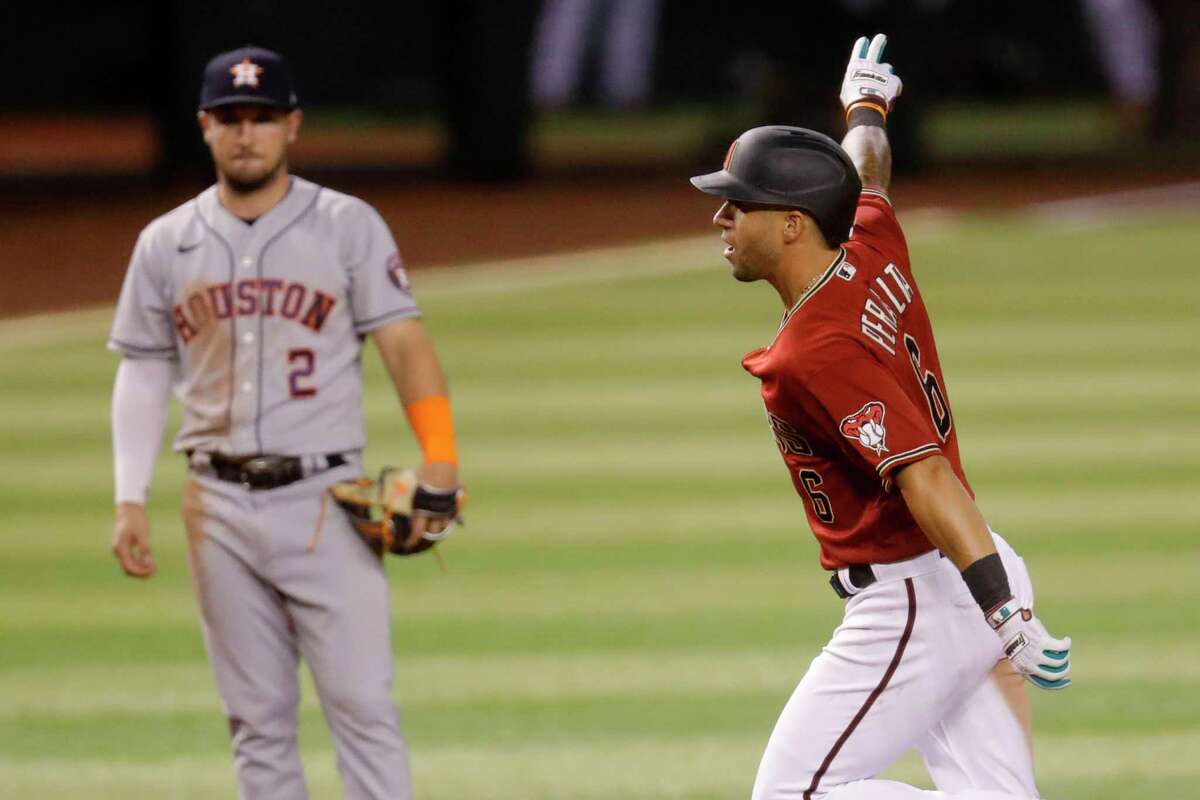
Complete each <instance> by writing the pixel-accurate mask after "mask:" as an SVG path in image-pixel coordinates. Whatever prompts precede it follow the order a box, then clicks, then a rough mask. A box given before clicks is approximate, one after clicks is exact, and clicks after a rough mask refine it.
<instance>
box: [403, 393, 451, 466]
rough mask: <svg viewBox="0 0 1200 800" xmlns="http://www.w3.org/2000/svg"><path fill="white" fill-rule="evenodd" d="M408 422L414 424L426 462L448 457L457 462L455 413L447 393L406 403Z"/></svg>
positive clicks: (446, 459)
mask: <svg viewBox="0 0 1200 800" xmlns="http://www.w3.org/2000/svg"><path fill="white" fill-rule="evenodd" d="M404 413H405V415H406V416H407V417H408V424H409V425H411V426H412V429H413V433H415V434H416V435H417V441H418V442H420V443H421V452H422V453H424V455H425V463H427V464H428V463H429V462H430V461H448V462H450V463H451V464H457V463H458V451H457V450H455V447H454V416H453V415H452V414H451V413H450V398H449V397H446V395H444V394H438V395H433V396H432V397H423V398H421V399H420V400H416V401H414V402H412V403H409V404H408V405H407V406H405V407H404Z"/></svg>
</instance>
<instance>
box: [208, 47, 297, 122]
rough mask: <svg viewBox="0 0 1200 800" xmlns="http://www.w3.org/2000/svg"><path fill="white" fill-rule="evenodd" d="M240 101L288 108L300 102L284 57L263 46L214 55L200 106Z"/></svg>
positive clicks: (209, 66) (209, 106) (210, 62)
mask: <svg viewBox="0 0 1200 800" xmlns="http://www.w3.org/2000/svg"><path fill="white" fill-rule="evenodd" d="M236 103H253V104H257V105H265V106H275V107H277V108H288V109H291V108H296V107H297V106H298V105H300V100H299V98H297V97H296V87H295V84H294V83H293V82H292V71H291V70H290V69H289V68H288V64H287V61H286V60H285V59H284V57H283V56H281V55H279V53H276V52H274V51H272V50H267V49H265V48H262V47H242V48H239V49H237V50H231V51H229V52H228V53H221V54H220V55H218V56H214V57H213V59H212V60H211V61H209V62H208V66H206V67H205V68H204V82H203V83H202V84H201V85H200V110H201V111H206V110H208V109H210V108H216V107H218V106H228V105H234V104H236Z"/></svg>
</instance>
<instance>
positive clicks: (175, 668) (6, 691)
mask: <svg viewBox="0 0 1200 800" xmlns="http://www.w3.org/2000/svg"><path fill="white" fill-rule="evenodd" d="M809 645H810V643H809V642H797V644H796V646H795V647H793V648H788V649H786V650H781V651H771V650H766V649H758V650H754V651H750V652H729V651H727V650H698V651H690V650H689V651H681V652H676V653H658V654H653V655H644V654H639V653H593V654H564V653H544V654H528V653H517V654H509V655H497V656H490V657H488V658H486V659H485V658H478V657H467V656H463V657H457V658H450V657H430V656H406V655H405V654H404V653H403V652H399V653H398V654H397V656H398V657H397V662H396V684H397V686H398V687H400V688H399V689H398V691H397V698H398V700H400V701H401V702H403V704H404V707H405V708H417V707H431V708H437V707H442V706H461V705H464V704H468V705H469V704H472V703H474V702H476V701H480V702H488V701H490V700H492V699H493V698H496V697H503V698H507V699H508V700H509V701H510V702H522V701H525V700H530V701H537V702H543V703H544V702H555V701H558V700H560V699H579V698H589V697H602V698H603V697H609V696H619V695H630V696H647V697H654V696H656V695H658V694H660V693H665V694H671V693H684V694H687V693H696V692H712V693H714V694H715V693H719V692H729V691H745V690H754V691H765V692H767V693H772V692H779V691H784V692H789V691H790V690H791V689H792V687H793V686H794V684H795V683H796V682H797V681H798V680H799V678H800V676H801V675H802V674H803V672H804V670H805V668H806V667H807V665H808V662H809V660H810V659H811V657H812V651H811V650H810V649H809ZM1148 652H1153V653H1154V656H1155V657H1154V659H1153V660H1147V659H1145V654H1146V653H1148ZM1197 661H1200V643H1198V642H1194V641H1192V642H1188V641H1171V642H1163V641H1161V640H1153V639H1146V640H1141V641H1139V640H1136V639H1134V640H1125V639H1114V638H1109V639H1104V638H1093V639H1091V640H1089V641H1088V642H1087V648H1086V657H1084V658H1083V659H1082V660H1080V661H1079V663H1078V664H1077V667H1076V680H1078V681H1080V682H1082V683H1083V684H1086V685H1088V686H1091V687H1093V689H1092V691H1089V692H1082V693H1072V694H1071V695H1061V696H1058V697H1055V698H1054V699H1053V701H1049V700H1047V701H1046V702H1044V703H1042V711H1043V713H1044V714H1046V715H1048V716H1050V717H1063V718H1065V719H1068V720H1069V719H1071V714H1070V713H1068V709H1066V708H1064V707H1063V705H1060V704H1065V705H1067V706H1070V705H1074V704H1073V703H1072V702H1071V701H1072V700H1073V699H1075V697H1076V696H1078V695H1088V696H1089V699H1090V698H1094V697H1097V696H1098V693H1096V692H1095V691H1094V687H1095V686H1097V684H1100V685H1105V684H1114V683H1139V684H1140V683H1144V684H1146V685H1148V686H1149V685H1157V686H1164V687H1175V688H1178V689H1179V691H1180V693H1181V695H1184V696H1187V695H1190V694H1192V693H1194V692H1195V691H1196V689H1197V687H1198V686H1200V677H1198V676H1196V675H1195V674H1194V672H1193V670H1192V668H1191V665H1192V664H1194V663H1196V662H1197ZM428 675H437V676H438V680H437V681H436V682H431V683H427V684H422V682H421V680H422V677H423V676H428ZM530 676H537V679H536V680H530ZM6 677H7V679H6V682H5V684H4V685H3V686H0V720H8V721H14V722H19V721H20V720H21V719H24V718H26V717H29V716H41V717H46V718H50V717H60V718H61V717H68V718H69V717H74V716H89V717H95V716H104V715H108V714H129V713H131V710H134V709H136V715H138V716H141V715H145V716H162V715H170V714H173V713H175V712H178V711H190V712H200V713H209V714H213V715H217V714H219V701H218V698H217V694H216V690H215V689H214V687H213V686H212V682H211V680H210V672H209V669H208V668H207V667H206V666H205V665H203V664H198V663H187V664H165V665H133V666H126V667H120V668H117V667H62V668H58V669H54V670H43V669H14V670H9V671H8V672H7V676H6ZM303 677H304V681H303V683H304V687H303V690H302V696H303V700H302V707H303V708H305V709H309V710H311V709H316V708H317V700H316V694H315V691H314V689H313V685H312V681H311V679H309V676H308V674H307V672H305V673H304V674H303ZM416 686H420V687H421V689H420V691H413V690H412V689H411V688H408V687H416Z"/></svg>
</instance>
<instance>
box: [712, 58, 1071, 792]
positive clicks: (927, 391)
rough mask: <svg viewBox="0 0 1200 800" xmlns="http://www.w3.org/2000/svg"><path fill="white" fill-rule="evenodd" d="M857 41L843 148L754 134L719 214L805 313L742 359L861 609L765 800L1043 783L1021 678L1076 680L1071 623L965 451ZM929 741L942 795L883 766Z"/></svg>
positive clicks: (874, 83)
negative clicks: (982, 506) (1008, 536)
mask: <svg viewBox="0 0 1200 800" xmlns="http://www.w3.org/2000/svg"><path fill="white" fill-rule="evenodd" d="M885 43H886V38H885V37H884V36H882V35H879V36H876V37H875V38H874V40H872V41H871V42H868V41H867V39H866V38H865V37H864V38H861V39H859V40H858V41H857V42H856V43H855V45H854V50H853V51H852V54H851V59H850V63H849V66H848V67H847V70H846V77H845V80H844V82H843V85H842V92H841V99H842V103H843V106H844V107H845V108H846V112H847V126H848V128H849V130H848V132H847V134H846V137H845V139H844V140H843V142H842V145H841V146H839V145H838V144H837V143H836V142H834V141H833V140H832V139H829V138H828V137H825V136H823V135H821V134H819V133H816V132H814V131H808V130H804V129H802V128H791V127H785V126H768V127H762V128H755V129H753V130H750V131H747V132H746V133H744V134H742V136H740V137H739V138H738V140H737V141H735V142H734V143H733V145H732V146H731V147H730V149H729V153H728V155H727V156H726V159H725V165H724V169H722V170H721V171H719V172H715V173H712V174H709V175H702V176H699V177H696V178H693V179H692V182H693V183H694V184H695V185H696V186H697V187H698V188H700V189H701V190H703V191H705V192H708V193H710V194H714V195H717V196H719V197H721V198H723V199H724V201H725V202H724V204H723V205H722V206H721V208H720V210H719V211H718V212H717V214H716V217H715V218H714V220H713V221H714V223H715V224H716V226H717V227H718V228H719V229H720V230H721V239H722V240H723V241H724V242H725V243H726V245H727V247H726V250H725V257H726V259H727V260H728V261H729V263H730V264H731V266H732V272H733V276H734V277H735V278H736V279H737V280H739V281H757V280H766V281H768V282H770V283H771V285H772V286H774V287H775V289H776V290H777V291H778V293H779V296H780V298H781V299H782V300H783V304H784V307H785V308H786V309H787V311H786V313H785V314H784V316H783V320H782V322H781V323H780V326H779V332H778V334H777V335H776V337H775V340H774V341H773V342H771V344H770V345H768V346H767V347H763V348H759V349H757V350H755V351H753V352H751V353H749V354H748V355H747V356H746V357H745V359H744V360H743V362H742V363H743V366H744V367H745V368H746V370H747V371H748V372H750V374H752V375H754V376H755V377H756V378H758V379H759V380H760V381H761V382H762V397H763V402H764V404H765V406H766V411H767V418H768V421H769V423H770V425H771V429H772V432H773V433H774V436H775V441H776V443H777V445H778V446H779V450H780V452H781V454H782V455H783V459H784V463H785V464H786V465H787V468H788V472H789V474H790V475H791V478H792V481H793V483H794V484H795V487H796V491H797V493H798V494H799V495H800V497H801V498H802V499H803V502H804V506H805V511H806V513H807V515H808V521H809V525H810V526H811V528H812V531H813V533H814V534H815V535H816V537H817V540H818V542H819V543H820V551H821V555H820V558H821V565H822V566H823V567H825V568H826V569H828V570H830V571H831V572H832V573H833V574H832V575H831V584H832V585H833V588H834V591H835V592H836V593H837V594H838V596H839V597H842V598H844V599H846V601H847V602H846V610H845V618H844V620H843V623H842V625H841V626H839V627H838V628H837V630H835V631H834V634H833V637H832V639H831V640H830V642H829V644H828V645H826V646H825V648H824V649H823V650H822V651H821V653H820V654H819V655H818V656H817V657H816V658H815V659H814V660H813V662H812V664H811V666H810V668H809V670H808V672H807V673H806V674H805V676H804V678H803V679H802V680H801V681H800V684H799V685H798V686H797V687H796V690H795V692H794V693H793V695H792V697H791V699H790V700H789V701H788V703H787V705H786V706H785V708H784V710H783V712H782V714H781V715H780V718H779V721H778V723H777V724H776V727H775V730H774V732H773V733H772V735H771V738H770V741H769V743H768V744H767V748H766V752H765V753H764V755H763V759H762V763H761V764H760V766H759V771H758V776H757V779H756V781H755V785H754V792H753V798H754V800H783V799H784V798H788V799H789V800H790V799H792V798H794V799H795V800H813V799H814V798H830V799H831V800H832V799H833V798H836V800H892V799H893V798H896V799H900V798H922V797H931V796H936V797H952V798H961V799H962V800H983V799H984V798H988V799H989V800H1002V799H1005V798H1034V797H1037V796H1038V792H1037V788H1036V786H1035V783H1034V778H1033V759H1032V752H1031V747H1030V740H1029V731H1028V726H1029V711H1028V698H1027V697H1026V696H1025V693H1024V688H1023V686H1024V685H1023V681H1022V680H1021V677H1022V676H1023V677H1024V678H1026V679H1028V680H1029V681H1030V682H1032V683H1033V684H1035V685H1036V686H1039V687H1041V688H1044V689H1061V688H1065V687H1066V686H1068V685H1069V684H1070V678H1069V673H1070V657H1069V655H1070V646H1071V641H1070V639H1061V640H1060V639H1055V638H1053V637H1051V636H1050V635H1049V634H1048V633H1047V632H1046V629H1045V628H1044V627H1043V626H1042V625H1041V623H1040V622H1039V621H1038V619H1037V617H1035V616H1034V615H1033V611H1032V608H1033V589H1032V586H1031V583H1030V579H1029V574H1028V572H1027V571H1026V569H1025V565H1024V562H1023V561H1022V560H1021V559H1020V558H1019V557H1018V556H1017V555H1016V553H1014V552H1013V550H1012V548H1011V547H1010V546H1009V545H1008V544H1007V543H1006V542H1005V541H1004V540H1003V539H1001V538H1000V537H999V536H997V535H996V534H995V533H994V532H992V531H991V530H990V529H989V527H988V525H987V523H986V522H985V521H984V519H983V517H982V515H981V514H980V513H979V510H978V509H977V508H976V506H975V502H974V495H973V493H972V491H971V488H970V485H969V484H968V482H967V478H966V475H965V473H964V472H963V468H962V464H961V461H960V459H959V452H958V438H957V431H956V429H955V423H954V417H953V414H952V412H951V409H950V403H949V399H948V397H947V394H946V384H945V380H944V378H943V375H942V370H941V365H940V363H939V361H938V354H937V347H936V345H935V343H934V337H933V329H932V327H931V325H930V321H929V316H928V313H927V311H926V308H925V304H924V301H923V300H922V297H921V293H920V290H919V289H918V287H917V282H916V280H915V278H914V277H913V272H912V268H911V266H910V264H909V257H908V248H907V245H906V243H905V239H904V232H903V231H902V230H901V228H900V224H899V222H898V221H897V219H896V215H895V213H894V211H893V210H892V206H891V202H890V200H889V199H888V196H887V189H888V184H889V182H890V172H891V167H890V164H891V151H890V147H889V144H888V139H887V133H886V119H887V114H888V113H889V112H890V111H891V108H892V105H893V103H894V101H895V99H896V97H897V96H898V95H899V93H900V87H901V83H900V79H899V78H898V77H897V76H896V75H895V74H894V73H893V71H892V68H891V66H890V65H888V64H881V63H880V57H881V55H882V52H883V47H884V45H885ZM913 747H915V748H917V749H918V750H919V751H920V753H921V755H922V757H923V758H924V760H925V763H926V765H927V766H928V768H929V772H930V775H931V776H932V778H933V780H934V782H935V783H936V785H937V786H938V788H939V790H941V791H940V792H938V793H934V792H925V791H922V790H920V789H917V788H914V787H912V786H908V785H906V784H902V783H897V782H894V781H886V780H880V779H878V778H877V777H876V776H877V775H878V774H879V773H880V772H882V771H883V770H885V769H886V768H887V767H888V766H889V765H890V764H891V763H892V762H894V761H895V760H896V758H897V757H899V756H900V755H901V754H902V753H904V752H905V751H907V750H908V749H910V748H913Z"/></svg>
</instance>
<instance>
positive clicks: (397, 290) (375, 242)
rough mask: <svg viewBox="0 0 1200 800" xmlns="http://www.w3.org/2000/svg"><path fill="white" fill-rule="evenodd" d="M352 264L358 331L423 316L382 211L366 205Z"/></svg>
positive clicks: (353, 306)
mask: <svg viewBox="0 0 1200 800" xmlns="http://www.w3.org/2000/svg"><path fill="white" fill-rule="evenodd" d="M359 210H360V218H359V219H358V220H357V224H356V225H353V226H351V228H352V230H353V231H354V232H355V242H354V248H353V249H354V255H353V257H352V262H351V264H350V306H351V309H352V310H353V313H354V330H355V332H356V333H359V334H364V333H369V332H370V331H373V330H375V329H377V328H382V327H383V326H384V325H387V324H388V323H391V322H395V321H396V320H399V319H404V318H406V317H417V316H420V314H421V310H420V308H418V307H417V301H416V299H414V298H413V294H412V287H411V286H410V285H409V283H408V273H407V272H406V271H405V269H404V262H403V261H402V260H401V259H400V250H399V249H398V248H397V247H396V240H395V239H393V238H392V232H391V231H390V230H388V226H387V223H386V222H384V221H383V217H381V216H379V212H377V211H376V210H375V209H373V208H371V207H370V206H368V205H366V204H363V205H362V206H361V208H360V209H359Z"/></svg>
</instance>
